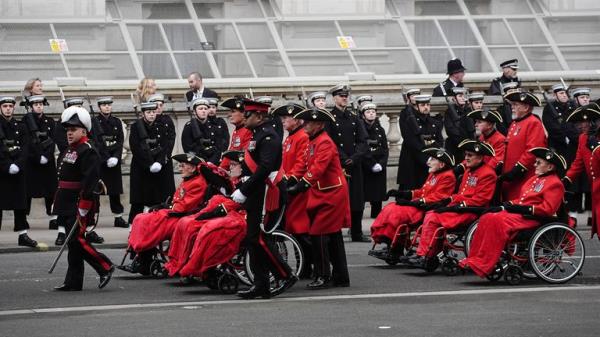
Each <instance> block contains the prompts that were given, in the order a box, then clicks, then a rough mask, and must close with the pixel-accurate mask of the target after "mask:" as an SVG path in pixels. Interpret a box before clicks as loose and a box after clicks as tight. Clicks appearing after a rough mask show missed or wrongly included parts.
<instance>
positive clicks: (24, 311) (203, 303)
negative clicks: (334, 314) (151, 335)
mask: <svg viewBox="0 0 600 337" xmlns="http://www.w3.org/2000/svg"><path fill="white" fill-rule="evenodd" d="M583 290H600V285H595V286H580V285H574V286H556V287H527V288H526V287H523V288H515V287H509V288H496V289H472V290H443V291H425V292H403V293H383V294H354V295H329V296H305V297H287V298H286V297H278V298H276V299H269V300H252V301H249V300H221V301H197V302H167V303H133V304H116V305H93V306H81V307H63V308H61V307H57V308H40V309H17V310H2V311H0V316H15V315H27V314H29V315H32V314H48V313H67V312H91V311H111V310H131V309H148V308H171V307H194V306H196V307H201V306H215V305H231V304H237V305H247V304H252V305H255V304H259V303H277V302H309V301H339V300H360V299H378V298H409V297H429V296H468V295H492V294H509V293H513V294H514V293H538V292H556V291H583Z"/></svg>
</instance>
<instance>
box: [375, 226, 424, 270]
mask: <svg viewBox="0 0 600 337" xmlns="http://www.w3.org/2000/svg"><path fill="white" fill-rule="evenodd" d="M421 224H422V221H418V222H415V223H409V224H401V225H400V226H398V228H396V233H395V234H394V238H393V239H392V242H391V243H390V244H389V247H388V249H387V252H384V253H383V254H382V253H379V251H377V250H376V249H375V246H376V245H377V244H376V243H374V244H373V247H371V250H369V252H368V253H367V254H368V255H369V256H372V257H374V258H377V259H380V260H383V261H385V263H387V264H388V265H390V266H394V265H396V264H398V263H399V262H400V259H399V257H401V256H406V255H410V254H411V253H412V252H413V247H416V244H417V238H418V237H419V233H420V228H421V227H420V226H421Z"/></svg>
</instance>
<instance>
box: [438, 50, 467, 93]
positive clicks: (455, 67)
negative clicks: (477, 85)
mask: <svg viewBox="0 0 600 337" xmlns="http://www.w3.org/2000/svg"><path fill="white" fill-rule="evenodd" d="M465 70H467V69H466V68H465V67H463V65H462V62H461V60H460V59H452V60H450V61H448V65H447V71H446V73H447V74H448V76H450V75H452V74H455V73H459V72H463V71H465ZM462 86H463V84H462V82H458V83H457V82H454V81H453V80H452V79H450V77H448V78H447V79H446V80H444V82H442V83H440V84H438V85H437V86H435V88H433V96H434V97H440V96H449V95H452V90H451V89H452V88H454V87H462Z"/></svg>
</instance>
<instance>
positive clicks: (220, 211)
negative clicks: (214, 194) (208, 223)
mask: <svg viewBox="0 0 600 337" xmlns="http://www.w3.org/2000/svg"><path fill="white" fill-rule="evenodd" d="M225 215H227V211H226V210H225V208H224V207H223V205H219V206H217V207H216V208H215V209H213V210H212V211H210V212H206V213H202V214H200V215H198V216H197V217H196V221H200V220H208V219H213V218H218V217H222V216H225Z"/></svg>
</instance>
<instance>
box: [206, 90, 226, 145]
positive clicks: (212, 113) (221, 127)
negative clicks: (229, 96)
mask: <svg viewBox="0 0 600 337" xmlns="http://www.w3.org/2000/svg"><path fill="white" fill-rule="evenodd" d="M207 100H208V104H209V109H208V121H209V122H210V123H211V124H212V125H214V126H215V136H216V141H217V144H216V146H217V149H218V150H219V152H220V153H223V152H225V151H227V148H228V147H229V137H230V136H229V127H228V126H227V122H226V121H225V119H223V118H221V117H217V106H218V105H219V99H218V98H216V97H209V98H207Z"/></svg>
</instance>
